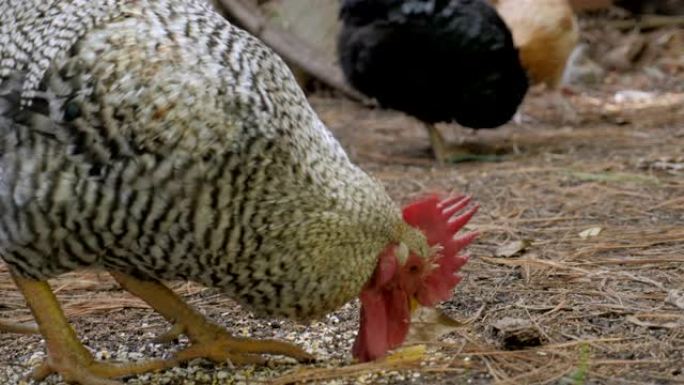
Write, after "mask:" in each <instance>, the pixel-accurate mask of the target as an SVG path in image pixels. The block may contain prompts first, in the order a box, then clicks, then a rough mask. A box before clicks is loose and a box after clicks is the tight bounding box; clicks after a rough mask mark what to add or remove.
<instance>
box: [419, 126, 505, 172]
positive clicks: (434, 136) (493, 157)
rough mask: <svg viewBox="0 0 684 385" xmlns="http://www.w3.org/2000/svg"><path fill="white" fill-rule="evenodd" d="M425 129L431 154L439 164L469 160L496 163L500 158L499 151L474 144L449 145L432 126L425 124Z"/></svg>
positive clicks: (491, 147)
mask: <svg viewBox="0 0 684 385" xmlns="http://www.w3.org/2000/svg"><path fill="white" fill-rule="evenodd" d="M425 128H426V129H427V131H428V136H429V137H430V145H431V146H432V152H433V153H434V155H435V158H436V159H437V162H438V163H440V164H444V163H458V162H463V161H469V160H479V161H497V160H500V158H501V156H500V154H499V153H500V152H501V149H497V148H494V147H493V146H489V145H486V144H480V143H474V142H470V143H468V142H466V143H460V144H456V143H449V142H447V140H446V139H445V138H444V136H442V133H441V132H439V129H438V128H437V127H436V126H435V125H434V124H430V123H426V124H425Z"/></svg>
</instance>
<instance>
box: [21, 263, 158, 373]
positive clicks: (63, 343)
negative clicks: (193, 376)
mask: <svg viewBox="0 0 684 385" xmlns="http://www.w3.org/2000/svg"><path fill="white" fill-rule="evenodd" d="M12 278H13V279H14V282H15V283H16V285H17V287H18V288H19V290H20V291H21V293H22V294H23V295H24V298H25V299H26V303H27V304H28V306H29V308H30V309H31V312H32V313H33V317H34V318H35V320H36V323H37V324H38V329H39V330H40V333H41V334H42V335H43V337H44V339H45V343H46V345H47V353H48V357H47V359H46V360H45V362H44V363H42V364H41V365H39V366H38V367H37V368H36V369H35V370H34V371H33V372H32V373H31V375H30V376H31V377H32V378H33V379H35V380H38V381H40V380H42V379H44V378H45V377H47V376H49V375H50V374H52V373H58V374H60V375H61V376H62V378H63V379H64V381H65V382H67V383H77V384H81V385H119V384H121V383H120V382H118V381H114V380H110V378H116V377H124V376H128V375H134V374H140V373H145V372H150V371H154V370H160V369H164V368H166V363H165V362H164V361H162V360H151V361H146V362H141V363H128V364H126V363H122V364H114V363H106V362H97V361H95V358H94V357H93V356H92V355H91V354H90V352H89V351H88V350H87V349H86V348H85V346H83V344H82V343H81V342H80V341H79V340H78V337H77V336H76V332H75V331H74V329H73V327H72V326H71V325H70V324H69V322H68V321H67V319H66V317H65V316H64V313H63V312H62V309H61V307H60V306H59V302H57V298H56V297H55V295H54V293H53V292H52V289H50V286H49V285H48V283H47V282H45V281H38V280H34V279H29V278H24V277H21V276H19V275H17V274H15V273H12Z"/></svg>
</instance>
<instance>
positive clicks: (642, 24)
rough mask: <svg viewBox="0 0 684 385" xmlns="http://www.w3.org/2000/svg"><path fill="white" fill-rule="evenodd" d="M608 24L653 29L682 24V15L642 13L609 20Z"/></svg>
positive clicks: (624, 27)
mask: <svg viewBox="0 0 684 385" xmlns="http://www.w3.org/2000/svg"><path fill="white" fill-rule="evenodd" d="M606 24H607V25H608V26H610V27H613V28H617V29H633V28H639V29H653V28H665V27H679V26H683V25H684V16H662V15H643V16H640V17H638V18H634V19H627V20H610V21H608V22H607V23H606Z"/></svg>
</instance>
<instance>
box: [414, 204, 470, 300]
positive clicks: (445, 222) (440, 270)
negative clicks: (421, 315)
mask: <svg viewBox="0 0 684 385" xmlns="http://www.w3.org/2000/svg"><path fill="white" fill-rule="evenodd" d="M470 200H471V199H470V197H468V196H463V195H459V196H452V197H449V198H446V199H444V200H440V198H439V196H438V195H431V196H429V197H427V198H425V199H422V200H419V201H417V202H414V203H412V204H410V205H408V206H406V207H404V211H403V214H404V220H405V221H406V223H408V224H409V225H411V226H413V227H416V228H418V229H420V230H422V231H423V233H424V234H425V236H426V237H427V241H428V244H429V245H430V246H440V247H441V250H439V254H438V255H437V256H435V257H434V259H433V260H432V261H431V262H432V263H434V264H435V265H436V266H435V267H434V268H433V269H432V270H430V271H429V272H428V273H427V274H426V275H425V276H424V277H423V280H422V285H421V287H420V289H419V290H418V293H417V295H416V298H417V299H418V302H420V303H421V305H423V306H434V305H436V304H437V303H438V302H441V301H444V300H447V299H449V298H450V297H451V294H452V292H451V290H452V289H453V287H454V286H456V284H457V283H458V282H459V281H460V280H461V277H459V276H457V275H456V272H457V271H458V270H459V269H460V268H461V266H463V265H464V264H465V263H466V262H467V261H468V256H466V255H458V253H459V252H460V251H461V250H462V249H463V248H464V247H466V246H467V245H468V244H469V243H470V242H472V241H473V240H474V239H475V237H477V233H476V232H469V233H466V234H464V235H462V236H460V237H458V238H454V235H455V234H456V233H457V232H458V231H459V230H460V229H461V228H463V226H465V224H466V223H468V221H469V220H470V218H472V217H473V215H475V213H476V212H477V209H478V208H479V205H473V206H472V207H471V208H470V209H468V210H465V209H466V207H467V206H468V204H469V203H470ZM464 210H465V211H464Z"/></svg>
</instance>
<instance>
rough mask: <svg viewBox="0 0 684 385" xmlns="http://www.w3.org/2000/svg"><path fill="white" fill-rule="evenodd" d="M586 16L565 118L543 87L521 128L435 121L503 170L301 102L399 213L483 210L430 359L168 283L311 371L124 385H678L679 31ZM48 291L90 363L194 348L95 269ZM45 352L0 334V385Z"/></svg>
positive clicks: (184, 371) (229, 373) (9, 287)
mask: <svg viewBox="0 0 684 385" xmlns="http://www.w3.org/2000/svg"><path fill="white" fill-rule="evenodd" d="M595 21H596V20H593V19H592V20H588V21H585V25H592V26H593V27H592V28H589V29H588V30H585V35H584V41H585V42H587V43H588V44H589V50H588V51H587V52H588V57H589V58H590V59H591V58H593V59H592V60H589V63H590V64H591V65H589V66H588V67H582V65H581V64H579V65H578V69H577V73H580V74H581V75H582V76H583V77H582V80H581V81H577V82H576V83H575V84H572V86H571V88H572V92H571V93H568V92H566V93H565V95H564V98H565V100H567V101H568V102H569V103H570V105H571V106H572V107H573V109H574V111H575V112H576V116H575V119H568V116H567V109H564V108H563V106H562V103H558V102H555V101H554V99H553V98H552V97H550V96H549V95H550V92H549V91H544V90H533V91H532V92H531V93H530V94H529V96H528V97H527V99H526V101H525V103H524V105H523V108H522V114H521V118H520V119H519V121H520V122H521V123H515V122H511V123H510V124H507V125H506V126H504V127H501V128H498V129H496V130H490V131H480V132H473V131H469V130H464V129H462V128H458V127H455V126H451V125H444V126H443V127H440V128H441V129H442V131H443V132H444V134H445V135H446V136H447V137H449V138H450V140H454V141H457V140H458V141H466V142H469V143H475V144H479V145H483V146H488V147H490V148H496V149H497V151H498V152H499V153H500V154H501V156H500V157H499V159H498V161H496V162H485V161H472V162H464V163H458V164H447V165H438V164H436V163H435V161H434V160H433V158H432V154H431V151H430V147H429V142H428V139H427V135H426V131H425V129H424V128H423V126H422V125H421V123H419V122H417V121H415V120H413V119H412V118H410V117H407V116H405V115H403V114H401V113H398V112H394V111H386V110H381V109H373V108H367V107H364V106H360V105H358V104H355V103H353V102H350V101H347V100H345V99H343V98H340V97H335V96H330V95H325V94H323V93H318V94H316V95H313V96H312V97H311V101H312V104H313V106H314V108H315V109H316V110H317V111H318V112H319V114H320V116H321V118H322V119H323V120H324V121H325V122H326V124H327V125H328V126H329V127H330V129H331V130H332V131H333V132H334V133H335V135H336V136H337V137H338V138H339V139H340V140H341V142H342V143H343V145H344V146H345V148H346V149H347V150H348V152H349V154H350V156H351V157H352V158H353V159H354V161H355V162H357V163H358V164H359V165H360V166H361V167H363V168H364V169H365V170H367V171H368V172H370V173H371V174H373V175H374V176H375V177H377V178H378V179H379V180H380V181H382V183H384V184H385V185H386V186H387V189H388V191H389V192H390V194H391V195H392V196H393V197H395V198H396V199H397V200H398V201H400V202H402V203H404V202H407V201H409V200H410V199H411V198H415V197H417V196H420V195H421V194H425V193H427V192H432V191H442V192H450V191H454V192H462V193H467V194H471V195H472V196H473V197H474V198H475V199H476V200H477V202H479V203H480V204H481V209H480V211H479V213H478V214H477V215H476V216H475V218H474V219H473V220H472V223H471V224H470V225H469V229H474V230H477V231H479V232H481V236H480V237H479V238H478V240H477V241H476V242H475V244H474V245H473V246H471V247H470V248H469V253H470V254H471V255H472V259H471V261H470V262H469V263H468V264H467V265H466V266H465V267H464V269H463V277H464V279H463V281H462V282H461V283H460V284H459V286H458V287H457V290H456V292H455V295H454V296H453V298H452V299H451V300H449V301H447V302H446V303H444V304H443V305H442V307H441V308H442V310H443V311H444V312H445V313H446V314H448V315H449V316H450V317H452V318H454V319H456V320H458V321H461V326H459V327H457V328H455V329H452V330H451V331H450V332H449V333H447V334H443V335H441V336H440V338H439V339H433V340H430V341H425V342H424V344H423V345H424V346H425V347H426V352H425V353H423V352H422V350H418V353H417V354H413V355H411V354H409V356H410V357H409V358H406V357H404V358H401V357H399V358H397V357H396V356H395V357H394V359H393V360H385V361H380V362H377V363H372V364H363V365H359V364H354V363H353V362H352V361H351V358H350V349H351V343H352V341H353V339H354V336H355V333H356V328H357V327H358V315H357V313H358V308H357V305H356V304H355V303H351V304H348V305H346V306H345V307H343V308H342V309H340V310H339V311H338V312H336V313H334V314H331V315H329V316H327V317H326V318H324V319H322V320H320V321H317V322H313V323H310V324H307V325H298V324H294V323H291V322H285V321H280V320H257V319H254V318H253V317H252V316H251V315H250V314H249V312H247V311H245V310H243V309H241V308H240V307H239V306H238V305H236V304H235V303H234V302H232V301H231V300H230V299H229V298H226V297H225V296H222V295H221V294H220V293H219V292H218V291H216V290H214V289H209V288H203V287H200V286H198V285H195V284H192V283H183V282H176V283H172V287H173V288H174V289H175V290H176V291H177V292H180V293H182V294H184V295H185V296H186V297H187V299H188V300H189V302H190V303H191V304H192V305H193V306H195V307H197V308H198V309H200V310H201V311H202V312H204V313H205V314H206V315H207V316H209V317H210V318H211V319H213V320H215V321H216V322H218V323H219V324H221V325H223V326H225V327H226V328H227V329H228V330H230V331H231V332H233V333H235V334H237V335H240V336H251V337H256V338H266V337H268V338H281V339H285V340H289V341H293V342H295V343H297V344H299V345H301V346H303V347H304V348H306V349H307V350H308V351H310V352H312V353H314V354H315V355H316V356H317V357H318V359H319V361H318V362H317V363H315V364H311V365H300V364H295V363H293V362H292V361H289V360H288V359H284V358H278V357H275V358H272V359H270V361H269V362H268V364H267V365H265V366H260V367H252V366H248V367H238V368H235V367H232V366H230V365H228V364H224V365H216V364H211V363H208V362H205V361H202V360H196V361H194V362H191V363H190V364H188V365H184V366H183V367H180V368H175V369H172V370H167V371H164V372H161V373H153V374H148V375H143V376H139V377H134V378H130V379H128V380H127V381H126V383H128V384H198V385H200V384H222V383H226V384H261V383H272V384H287V383H297V382H304V381H311V382H316V383H329V384H346V383H349V384H353V383H391V384H463V383H469V384H480V383H487V384H488V383H496V384H523V383H524V384H532V383H555V384H676V383H683V384H684V55H683V53H684V44H683V42H684V30H682V29H675V28H669V29H660V30H653V31H647V32H642V33H638V34H636V33H635V32H632V31H629V32H615V31H607V30H606V28H607V27H605V26H604V27H601V26H599V27H597V26H596V25H597V23H595ZM598 24H600V23H598ZM635 36H636V39H638V40H639V41H642V40H643V44H644V45H645V47H646V48H642V52H641V53H640V54H639V55H636V56H634V55H631V54H630V53H629V52H627V51H629V50H624V49H623V51H625V53H624V57H622V58H620V57H619V55H620V52H617V53H613V55H614V57H612V58H607V56H609V55H607V54H606V55H603V53H610V52H613V51H611V50H619V49H621V47H624V46H625V45H627V44H634V43H633V41H634V39H635ZM637 44H642V43H637ZM637 56H638V57H637ZM606 60H608V62H606ZM610 60H613V61H615V60H617V62H620V60H622V62H620V63H621V65H620V66H615V65H614V64H615V62H611V61H610ZM611 63H613V64H611ZM592 66H593V67H592ZM611 66H612V67H611ZM617 67H620V68H617ZM586 68H589V69H588V70H587V71H584V72H582V71H583V69H586ZM597 68H598V69H597ZM592 71H593V72H592ZM587 74H588V75H587ZM632 90H639V92H634V91H632ZM520 241H523V242H520ZM516 242H517V243H516ZM51 284H52V286H53V288H54V289H55V291H56V293H57V296H58V297H59V299H60V301H61V302H62V304H63V307H64V309H65V311H66V314H67V315H68V316H69V318H70V320H72V321H73V324H74V325H75V328H76V330H77V331H78V333H79V335H80V336H81V338H82V340H83V341H84V343H85V344H87V345H88V347H89V348H90V349H92V351H93V352H94V353H95V354H96V356H97V357H99V358H113V359H117V360H127V361H131V360H133V361H135V360H141V359H144V358H146V357H169V356H170V355H171V354H172V352H173V351H175V350H177V349H178V348H179V347H180V346H184V345H185V344H187V341H185V340H184V339H181V340H180V341H177V342H175V343H171V344H158V343H154V342H153V337H154V336H156V335H158V334H160V333H162V332H164V331H165V329H166V328H167V327H168V325H167V324H166V323H165V322H164V321H163V320H162V319H161V317H159V316H158V315H156V314H155V313H154V312H152V311H151V310H150V309H148V308H147V307H146V306H145V305H144V304H143V303H142V302H141V301H140V300H138V299H136V298H134V297H132V296H130V295H129V294H127V293H125V292H123V291H122V290H121V289H119V288H118V287H117V286H116V284H115V283H114V282H113V280H112V279H111V278H109V277H108V276H107V275H106V274H104V273H99V272H94V271H81V272H76V273H71V274H68V275H65V276H62V277H59V278H57V279H54V280H53V281H51ZM0 296H1V298H2V299H1V300H0V319H11V320H15V321H30V320H31V316H30V313H29V312H28V310H27V309H26V307H25V304H24V302H23V299H22V297H21V296H20V295H19V293H18V292H17V291H16V289H15V288H14V286H13V283H12V281H11V279H10V277H9V275H8V273H7V270H6V267H5V266H4V265H2V264H1V263H0ZM43 351H44V346H43V343H42V341H41V338H40V337H39V336H26V335H13V334H0V383H2V384H19V383H23V382H22V381H23V380H22V378H23V376H24V375H25V374H27V373H28V372H29V371H30V368H31V367H32V366H33V365H36V364H38V363H39V362H40V360H41V359H42V358H43V357H44V353H43ZM45 383H48V384H57V383H60V378H59V377H57V376H50V377H49V378H48V379H47V380H46V381H45Z"/></svg>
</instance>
